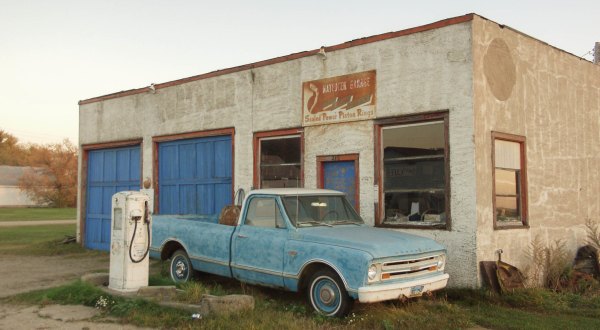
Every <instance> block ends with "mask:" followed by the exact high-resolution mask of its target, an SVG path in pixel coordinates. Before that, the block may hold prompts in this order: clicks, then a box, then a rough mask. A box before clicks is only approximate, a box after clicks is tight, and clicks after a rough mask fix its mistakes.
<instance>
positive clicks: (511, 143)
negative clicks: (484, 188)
mask: <svg viewBox="0 0 600 330" xmlns="http://www.w3.org/2000/svg"><path fill="white" fill-rule="evenodd" d="M493 141H494V210H495V213H494V227H496V228H499V227H500V228H506V227H510V226H518V227H521V226H523V225H526V224H527V223H526V214H527V210H526V207H525V206H526V201H527V199H526V190H525V187H526V181H525V178H526V175H525V168H524V166H523V164H524V162H523V160H524V150H525V148H524V143H525V139H524V138H523V137H518V136H512V135H507V134H501V133H496V132H494V133H493Z"/></svg>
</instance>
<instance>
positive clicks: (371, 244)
mask: <svg viewBox="0 0 600 330" xmlns="http://www.w3.org/2000/svg"><path fill="white" fill-rule="evenodd" d="M150 253H151V256H152V257H154V258H160V259H162V260H167V259H170V260H171V262H170V274H171V278H172V279H173V280H174V281H176V282H184V281H187V280H188V279H190V277H191V275H192V273H193V271H194V270H199V271H203V272H207V273H212V274H217V275H222V276H226V277H231V278H235V279H237V280H240V281H242V282H247V283H252V284H258V285H264V286H269V287H276V288H281V289H285V290H289V291H305V292H306V296H307V300H308V302H309V304H310V305H311V306H312V307H313V308H314V309H315V310H316V311H317V312H319V313H321V314H324V315H327V316H343V315H346V314H347V313H348V312H349V311H350V309H351V307H352V304H353V302H354V301H355V300H358V301H359V302H361V303H369V302H377V301H383V300H392V299H404V298H411V297H416V296H421V295H423V294H425V293H429V292H432V291H434V290H438V289H442V288H444V287H445V286H446V284H447V282H448V274H445V273H444V266H445V262H446V251H445V249H444V247H443V246H441V245H440V244H438V243H436V242H435V241H433V240H431V239H428V238H423V237H419V236H415V235H409V234H406V233H400V232H396V231H391V230H386V229H379V228H373V227H371V226H368V225H365V224H364V222H363V220H362V219H361V218H360V216H359V215H358V214H357V213H356V212H355V211H354V209H353V208H352V206H351V205H350V203H349V202H348V201H347V200H346V198H345V196H344V194H343V193H341V192H338V191H333V190H322V189H285V188H284V189H263V190H253V191H251V192H250V193H249V194H248V196H247V197H246V198H245V200H244V202H243V205H242V207H241V212H240V216H239V218H238V219H237V223H235V224H234V225H226V224H219V223H218V221H217V219H216V218H213V219H210V218H204V219H201V218H198V217H192V216H177V215H155V216H154V217H153V224H152V247H151V250H150Z"/></svg>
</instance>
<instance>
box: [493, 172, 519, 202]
mask: <svg viewBox="0 0 600 330" xmlns="http://www.w3.org/2000/svg"><path fill="white" fill-rule="evenodd" d="M518 178H519V172H518V171H511V170H503V169H499V168H497V169H496V195H512V196H516V195H517V194H518V190H517V187H518V184H519V181H518Z"/></svg>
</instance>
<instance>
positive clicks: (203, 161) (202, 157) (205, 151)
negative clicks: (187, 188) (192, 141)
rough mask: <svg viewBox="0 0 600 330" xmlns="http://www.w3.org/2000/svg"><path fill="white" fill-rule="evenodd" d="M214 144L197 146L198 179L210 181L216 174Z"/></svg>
mask: <svg viewBox="0 0 600 330" xmlns="http://www.w3.org/2000/svg"><path fill="white" fill-rule="evenodd" d="M213 155H214V148H213V143H209V142H207V143H198V144H197V145H196V159H197V160H196V173H197V174H198V179H209V178H212V177H213V173H214V168H215V166H214V160H213V158H214V157H213Z"/></svg>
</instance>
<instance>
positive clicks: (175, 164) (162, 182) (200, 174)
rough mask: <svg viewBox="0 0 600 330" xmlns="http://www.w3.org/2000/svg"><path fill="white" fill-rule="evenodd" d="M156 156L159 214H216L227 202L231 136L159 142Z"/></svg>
mask: <svg viewBox="0 0 600 330" xmlns="http://www.w3.org/2000/svg"><path fill="white" fill-rule="evenodd" d="M158 157H159V160H158V164H159V165H158V168H159V175H158V185H159V213H160V214H196V215H197V214H201V215H216V214H218V213H219V212H220V211H221V208H223V206H225V205H227V204H231V191H232V189H231V182H232V180H231V163H232V158H231V157H232V148H231V136H215V137H205V138H197V139H187V140H178V141H169V142H163V143H160V144H159V147H158Z"/></svg>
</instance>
